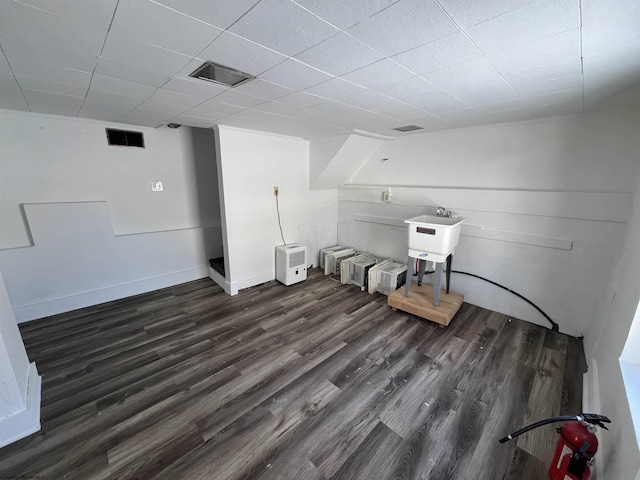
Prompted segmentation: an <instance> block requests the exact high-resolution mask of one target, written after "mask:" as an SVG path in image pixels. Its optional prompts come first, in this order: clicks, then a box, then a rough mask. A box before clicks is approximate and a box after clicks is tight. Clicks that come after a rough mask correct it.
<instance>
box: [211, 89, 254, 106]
mask: <svg viewBox="0 0 640 480" xmlns="http://www.w3.org/2000/svg"><path fill="white" fill-rule="evenodd" d="M215 100H216V102H222V103H228V104H229V105H234V106H236V107H241V108H249V107H255V106H256V105H260V104H262V103H264V100H263V99H261V98H257V97H252V96H251V95H247V94H245V93H240V92H236V91H235V90H232V89H229V90H227V91H226V92H224V93H221V94H220V95H218V96H216V97H215Z"/></svg>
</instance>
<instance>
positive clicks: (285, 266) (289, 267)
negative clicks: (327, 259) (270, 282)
mask: <svg viewBox="0 0 640 480" xmlns="http://www.w3.org/2000/svg"><path fill="white" fill-rule="evenodd" d="M306 279H307V247H305V246H304V245H299V244H297V243H291V244H289V245H278V246H277V247H276V280H278V281H279V282H280V283H284V284H285V285H292V284H294V283H298V282H302V281H303V280H306Z"/></svg>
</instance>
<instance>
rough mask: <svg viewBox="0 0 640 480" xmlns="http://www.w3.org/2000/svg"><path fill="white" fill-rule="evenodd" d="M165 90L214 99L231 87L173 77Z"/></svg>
mask: <svg viewBox="0 0 640 480" xmlns="http://www.w3.org/2000/svg"><path fill="white" fill-rule="evenodd" d="M162 88H163V89H165V90H171V91H174V92H180V93H185V94H187V95H192V96H194V97H201V98H207V99H209V98H212V97H215V96H216V95H220V94H221V93H222V92H225V91H228V90H229V87H227V86H226V85H220V84H218V83H214V82H207V81H206V80H196V79H194V78H182V77H173V78H172V79H171V80H169V81H168V82H167V83H165V84H164V85H162Z"/></svg>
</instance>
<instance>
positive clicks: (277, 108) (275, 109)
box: [253, 102, 298, 115]
mask: <svg viewBox="0 0 640 480" xmlns="http://www.w3.org/2000/svg"><path fill="white" fill-rule="evenodd" d="M297 108H298V107H294V106H293V105H287V104H286V103H280V102H266V103H261V104H260V105H256V106H254V107H253V109H254V110H259V111H261V112H268V113H275V114H277V115H283V114H285V113H289V112H293V111H294V110H297Z"/></svg>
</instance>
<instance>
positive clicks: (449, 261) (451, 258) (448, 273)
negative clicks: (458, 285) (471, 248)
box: [447, 253, 453, 293]
mask: <svg viewBox="0 0 640 480" xmlns="http://www.w3.org/2000/svg"><path fill="white" fill-rule="evenodd" d="M452 262H453V253H451V254H449V257H447V293H449V288H450V287H451V263H452Z"/></svg>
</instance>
